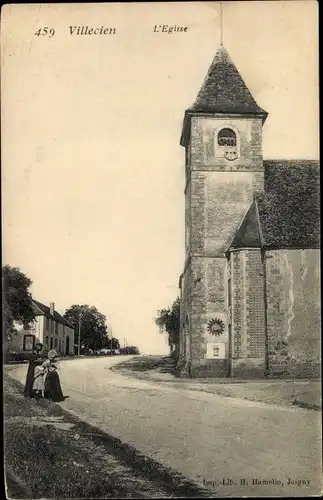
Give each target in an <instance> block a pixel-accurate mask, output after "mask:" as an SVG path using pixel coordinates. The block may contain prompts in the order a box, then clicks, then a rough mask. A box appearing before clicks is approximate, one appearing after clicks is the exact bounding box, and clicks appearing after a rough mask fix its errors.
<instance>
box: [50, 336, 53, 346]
mask: <svg viewBox="0 0 323 500" xmlns="http://www.w3.org/2000/svg"><path fill="white" fill-rule="evenodd" d="M50 348H51V349H53V339H52V338H51V339H50Z"/></svg>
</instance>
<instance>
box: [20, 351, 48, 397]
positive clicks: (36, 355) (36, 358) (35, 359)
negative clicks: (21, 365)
mask: <svg viewBox="0 0 323 500" xmlns="http://www.w3.org/2000/svg"><path fill="white" fill-rule="evenodd" d="M42 349H43V344H41V343H40V342H38V343H37V344H35V349H34V351H33V353H32V355H31V358H30V360H29V364H28V370H27V375H26V382H25V387H24V396H25V398H33V397H34V392H33V385H34V375H35V368H36V366H40V365H41V364H42V363H43V361H44V360H43V359H42V357H41V351H42Z"/></svg>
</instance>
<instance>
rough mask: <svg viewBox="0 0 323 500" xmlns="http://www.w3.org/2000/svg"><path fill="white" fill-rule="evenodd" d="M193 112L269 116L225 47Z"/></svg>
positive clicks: (213, 65) (209, 73)
mask: <svg viewBox="0 0 323 500" xmlns="http://www.w3.org/2000/svg"><path fill="white" fill-rule="evenodd" d="M189 110H190V111H202V112H211V113H252V114H261V115H267V112H266V111H264V110H263V109H261V108H260V107H259V106H258V104H257V103H256V101H255V100H254V98H253V97H252V95H251V92H250V90H249V89H248V87H247V85H246V84H245V82H244V81H243V79H242V78H241V75H240V73H239V71H238V70H237V68H236V66H235V65H234V63H233V62H232V60H231V58H230V56H229V54H228V52H227V50H226V49H225V48H224V47H223V46H221V47H220V48H219V50H218V51H217V53H216V55H215V57H214V59H213V62H212V64H211V66H210V69H209V71H208V73H207V75H206V78H205V80H204V83H203V85H202V87H201V90H200V91H199V93H198V96H197V98H196V101H195V103H194V104H193V106H192V107H191V108H189Z"/></svg>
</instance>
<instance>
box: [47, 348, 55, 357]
mask: <svg viewBox="0 0 323 500" xmlns="http://www.w3.org/2000/svg"><path fill="white" fill-rule="evenodd" d="M47 356H48V358H49V359H54V358H57V352H56V351H55V349H52V350H51V351H49V352H48V354H47Z"/></svg>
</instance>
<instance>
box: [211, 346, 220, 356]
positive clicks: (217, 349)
mask: <svg viewBox="0 0 323 500" xmlns="http://www.w3.org/2000/svg"><path fill="white" fill-rule="evenodd" d="M219 354H220V348H219V347H213V356H214V357H218V356H219Z"/></svg>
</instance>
